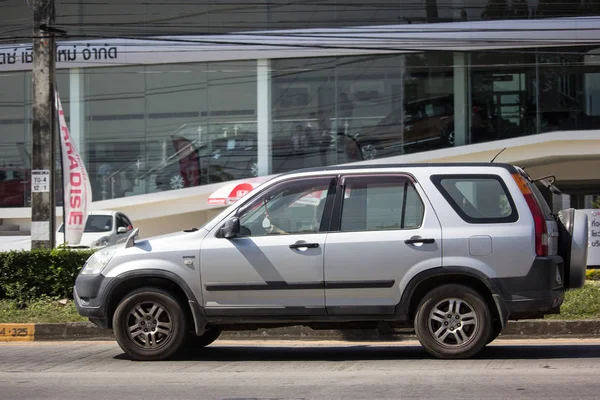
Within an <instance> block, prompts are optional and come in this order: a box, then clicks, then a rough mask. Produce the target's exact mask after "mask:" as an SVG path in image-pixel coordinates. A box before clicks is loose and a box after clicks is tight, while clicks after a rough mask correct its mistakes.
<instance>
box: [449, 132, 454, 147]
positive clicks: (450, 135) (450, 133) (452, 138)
mask: <svg viewBox="0 0 600 400" xmlns="http://www.w3.org/2000/svg"><path fill="white" fill-rule="evenodd" d="M448 144H449V145H450V146H454V129H453V130H451V131H450V132H448Z"/></svg>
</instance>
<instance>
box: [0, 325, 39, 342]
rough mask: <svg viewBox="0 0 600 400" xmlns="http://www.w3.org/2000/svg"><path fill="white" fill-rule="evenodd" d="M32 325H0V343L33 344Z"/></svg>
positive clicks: (33, 331)
mask: <svg viewBox="0 0 600 400" xmlns="http://www.w3.org/2000/svg"><path fill="white" fill-rule="evenodd" d="M34 336H35V325H34V324H0V342H33V338H34Z"/></svg>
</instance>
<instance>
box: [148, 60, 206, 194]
mask: <svg viewBox="0 0 600 400" xmlns="http://www.w3.org/2000/svg"><path fill="white" fill-rule="evenodd" d="M145 81H146V110H147V113H148V115H147V120H146V131H147V142H146V157H145V165H142V168H141V169H142V171H143V175H142V177H143V178H144V180H145V183H146V184H147V191H148V192H152V191H154V190H158V191H160V190H172V189H181V188H184V187H191V186H197V185H200V184H206V183H210V182H211V179H210V176H209V174H208V173H207V170H206V168H205V167H206V165H205V164H206V160H203V161H204V162H205V163H204V164H202V163H201V161H200V160H199V154H198V151H199V152H201V153H202V152H203V151H204V149H206V148H207V146H208V144H209V141H208V138H207V130H208V84H207V76H206V64H179V65H158V66H150V67H147V68H146V75H145ZM195 150H196V151H195ZM205 152H206V151H204V153H205Z"/></svg>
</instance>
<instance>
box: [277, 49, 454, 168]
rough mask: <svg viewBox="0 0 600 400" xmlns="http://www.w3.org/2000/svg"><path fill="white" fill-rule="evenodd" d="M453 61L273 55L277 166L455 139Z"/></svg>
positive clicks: (434, 56)
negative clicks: (278, 56) (296, 58)
mask: <svg viewBox="0 0 600 400" xmlns="http://www.w3.org/2000/svg"><path fill="white" fill-rule="evenodd" d="M452 62H453V60H452V54H444V53H423V54H418V55H411V56H407V57H405V56H403V55H394V56H383V55H379V56H369V57H341V58H338V59H337V60H332V59H319V58H314V59H298V60H276V61H273V75H272V91H273V95H272V98H273V171H274V172H283V171H289V170H292V169H296V168H301V167H309V166H320V165H332V164H340V163H348V162H353V161H360V160H365V159H367V160H370V159H374V158H381V157H388V156H393V155H399V154H405V153H409V152H414V151H423V150H429V149H436V148H441V147H445V146H448V145H451V143H452V144H453V135H454V131H453V107H452V102H453V96H452V93H453V67H452V65H453V64H452ZM405 64H406V66H405ZM450 138H452V139H450Z"/></svg>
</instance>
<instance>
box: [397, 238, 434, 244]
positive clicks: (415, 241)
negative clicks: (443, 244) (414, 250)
mask: <svg viewBox="0 0 600 400" xmlns="http://www.w3.org/2000/svg"><path fill="white" fill-rule="evenodd" d="M404 243H406V244H416V243H427V244H431V243H435V239H423V238H414V239H407V240H405V241H404Z"/></svg>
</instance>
